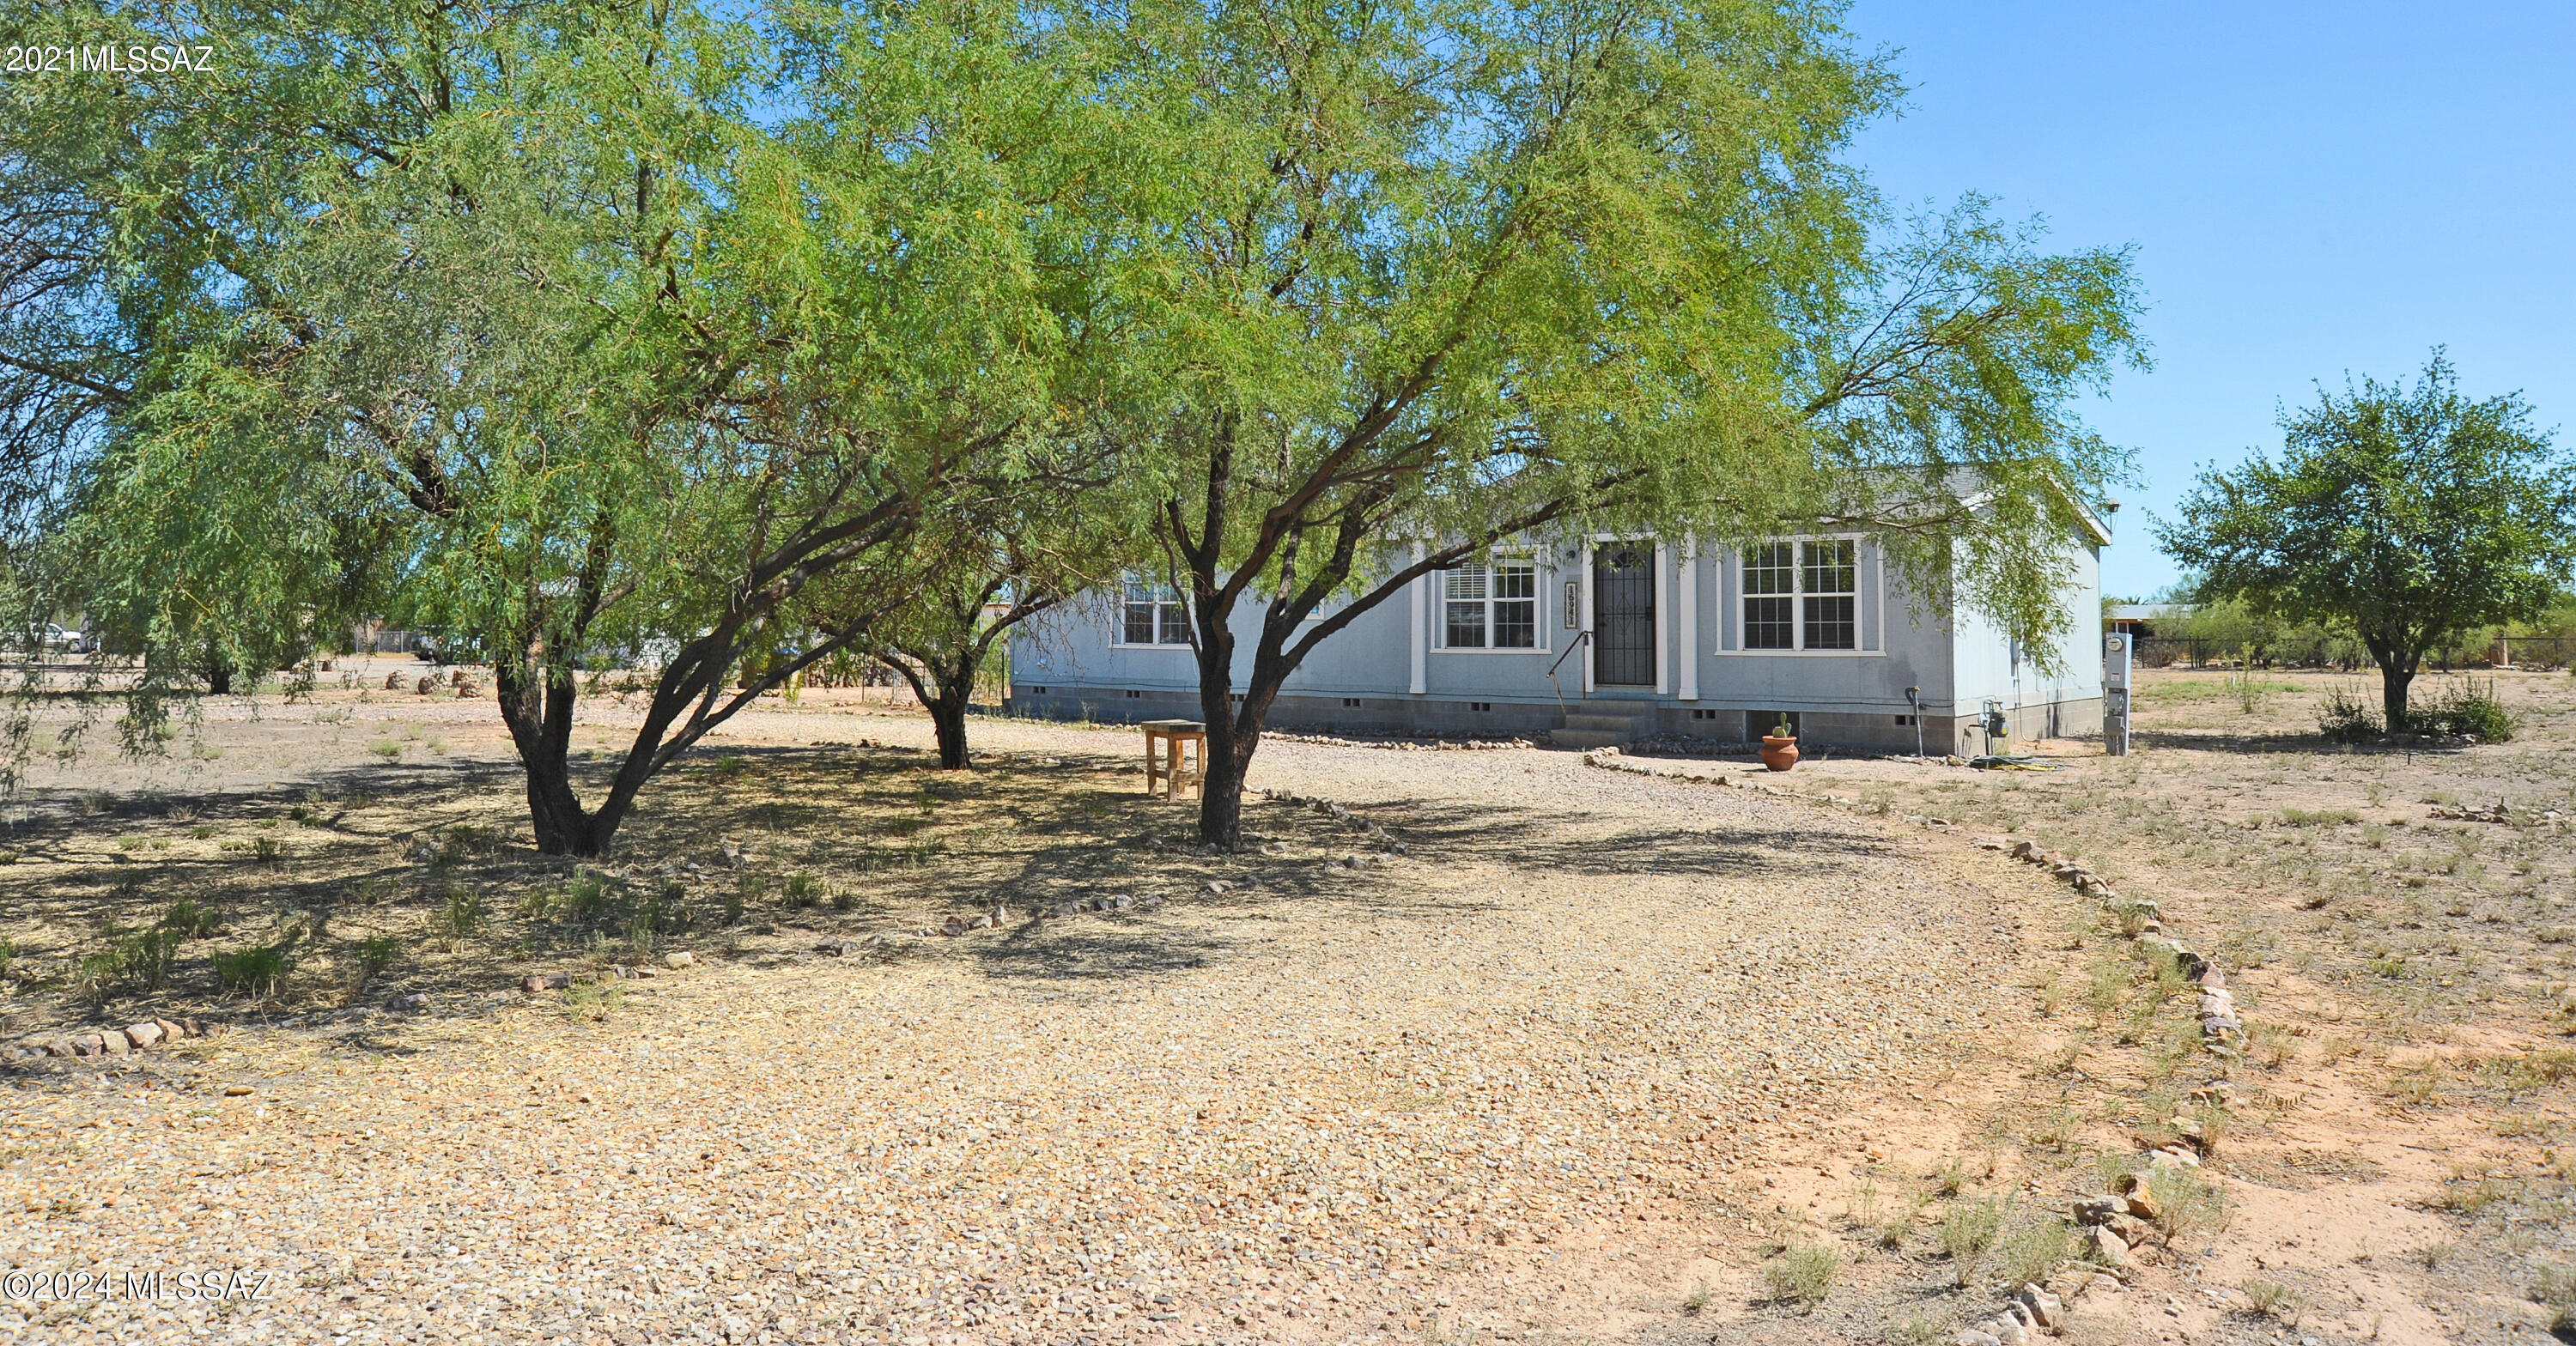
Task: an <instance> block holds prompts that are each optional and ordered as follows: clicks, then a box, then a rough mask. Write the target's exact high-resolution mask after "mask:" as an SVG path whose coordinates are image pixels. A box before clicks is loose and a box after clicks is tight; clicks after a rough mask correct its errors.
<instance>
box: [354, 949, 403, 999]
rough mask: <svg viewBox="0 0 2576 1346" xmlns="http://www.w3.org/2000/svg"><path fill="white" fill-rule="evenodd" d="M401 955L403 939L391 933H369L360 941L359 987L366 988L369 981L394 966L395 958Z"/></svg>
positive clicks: (360, 988)
mask: <svg viewBox="0 0 2576 1346" xmlns="http://www.w3.org/2000/svg"><path fill="white" fill-rule="evenodd" d="M401 956H402V941H400V940H397V939H395V938H394V937H393V936H391V935H369V936H368V937H366V938H365V939H362V940H360V941H358V985H357V989H359V990H362V991H363V990H365V989H366V987H367V983H369V982H371V981H374V980H375V979H376V978H377V977H379V976H382V975H383V974H384V970H385V969H386V968H389V967H392V966H393V965H394V960H395V959H397V958H399V957H401Z"/></svg>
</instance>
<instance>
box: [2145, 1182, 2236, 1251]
mask: <svg viewBox="0 0 2576 1346" xmlns="http://www.w3.org/2000/svg"><path fill="white" fill-rule="evenodd" d="M2147 1195H2148V1196H2150V1197H2152V1198H2153V1199H2154V1205H2155V1211H2156V1214H2155V1226H2156V1228H2157V1229H2159V1230H2161V1231H2162V1232H2163V1233H2164V1235H2165V1237H2166V1238H2167V1239H2169V1240H2170V1239H2184V1238H2190V1237H2193V1236H2195V1235H2199V1234H2206V1233H2208V1232H2210V1231H2212V1230H2215V1229H2217V1228H2219V1227H2220V1226H2222V1225H2224V1224H2226V1223H2227V1193H2226V1192H2225V1191H2223V1190H2221V1189H2220V1188H2219V1186H2218V1185H2217V1184H2215V1183H2213V1182H2211V1181H2210V1180H2209V1179H2207V1178H2204V1177H2202V1176H2200V1173H2199V1172H2198V1171H2197V1170H2195V1169H2188V1168H2155V1169H2149V1170H2148V1171H2147Z"/></svg>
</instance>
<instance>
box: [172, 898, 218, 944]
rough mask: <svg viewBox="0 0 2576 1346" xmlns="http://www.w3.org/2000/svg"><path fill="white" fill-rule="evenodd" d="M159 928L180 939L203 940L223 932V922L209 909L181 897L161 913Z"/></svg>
mask: <svg viewBox="0 0 2576 1346" xmlns="http://www.w3.org/2000/svg"><path fill="white" fill-rule="evenodd" d="M161 928H162V929H164V930H167V931H170V932H171V933H173V934H175V935H177V936H178V937H179V938H181V939H204V938H206V937H207V936H209V935H214V934H220V933H222V931H223V928H224V926H223V921H222V920H221V919H220V918H219V917H217V916H216V914H215V911H214V909H213V908H211V907H207V906H203V905H201V904H199V903H198V901H197V899H195V898H193V897H183V898H180V899H179V900H178V901H176V902H173V903H171V904H170V905H169V906H167V907H165V908H163V909H162V911H161Z"/></svg>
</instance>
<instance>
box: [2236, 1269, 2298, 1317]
mask: <svg viewBox="0 0 2576 1346" xmlns="http://www.w3.org/2000/svg"><path fill="white" fill-rule="evenodd" d="M2236 1288H2237V1289H2238V1290H2241V1291H2243V1292H2244V1295H2245V1302H2246V1303H2247V1304H2249V1305H2251V1306H2252V1307H2253V1309H2254V1312H2255V1313H2256V1315H2258V1316H2260V1317H2264V1318H2272V1319H2276V1320H2278V1321H2280V1322H2284V1323H2291V1324H2295V1323H2297V1322H2298V1321H2299V1310H2300V1309H2302V1308H2304V1307H2306V1305H2307V1297H2306V1296H2304V1295H2302V1294H2300V1293H2299V1292H2298V1291H2296V1290H2294V1289H2291V1288H2290V1287H2289V1286H2287V1285H2284V1284H2282V1283H2281V1282H2279V1281H2276V1280H2270V1279H2267V1278H2265V1277H2261V1276H2249V1277H2247V1278H2246V1279H2245V1280H2244V1281H2242V1282H2241V1283H2239V1284H2238V1285H2237V1287H2236Z"/></svg>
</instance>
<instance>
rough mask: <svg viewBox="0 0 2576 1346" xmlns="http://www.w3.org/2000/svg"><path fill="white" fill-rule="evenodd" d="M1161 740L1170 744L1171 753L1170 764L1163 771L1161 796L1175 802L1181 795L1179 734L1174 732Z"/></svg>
mask: <svg viewBox="0 0 2576 1346" xmlns="http://www.w3.org/2000/svg"><path fill="white" fill-rule="evenodd" d="M1163 741H1164V742H1165V743H1166V744H1169V745H1170V749H1169V750H1170V752H1171V755H1172V756H1171V764H1170V765H1169V766H1168V767H1167V768H1166V769H1165V770H1164V773H1163V780H1164V782H1165V783H1164V786H1163V797H1164V798H1165V799H1169V800H1172V801H1173V802H1175V803H1177V802H1179V800H1180V797H1181V736H1180V735H1178V734H1174V735H1172V736H1171V737H1170V738H1167V739H1165V740H1163Z"/></svg>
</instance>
